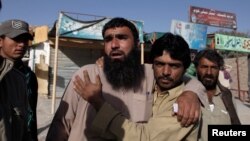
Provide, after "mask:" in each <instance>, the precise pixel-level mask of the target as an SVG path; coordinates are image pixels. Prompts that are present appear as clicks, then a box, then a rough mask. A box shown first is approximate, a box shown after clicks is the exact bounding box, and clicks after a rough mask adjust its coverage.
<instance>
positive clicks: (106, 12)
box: [0, 0, 250, 33]
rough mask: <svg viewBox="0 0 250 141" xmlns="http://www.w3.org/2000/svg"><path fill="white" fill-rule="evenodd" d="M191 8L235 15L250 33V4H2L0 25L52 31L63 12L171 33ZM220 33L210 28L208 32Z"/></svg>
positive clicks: (116, 0) (84, 0) (107, 0)
mask: <svg viewBox="0 0 250 141" xmlns="http://www.w3.org/2000/svg"><path fill="white" fill-rule="evenodd" d="M190 6H197V7H202V8H208V9H214V10H218V11H223V12H230V13H234V14H236V18H237V27H238V29H237V31H239V32H243V33H250V18H249V17H250V16H249V13H250V1H249V0H2V10H1V12H0V21H4V20H8V19H22V20H25V21H27V22H28V23H29V24H30V25H31V26H42V25H48V26H49V27H52V26H53V24H54V22H55V21H56V20H57V19H58V16H59V12H60V11H64V12H73V13H81V14H90V15H98V16H105V17H124V18H127V19H130V20H138V21H143V22H144V31H145V32H146V33H150V32H167V31H169V30H170V26H171V20H173V19H175V20H181V21H185V22H187V21H188V10H189V7H190ZM81 18H82V17H81ZM83 20H84V19H83ZM219 29H220V28H218V27H212V26H208V32H213V31H217V30H219ZM224 30H228V29H225V28H224Z"/></svg>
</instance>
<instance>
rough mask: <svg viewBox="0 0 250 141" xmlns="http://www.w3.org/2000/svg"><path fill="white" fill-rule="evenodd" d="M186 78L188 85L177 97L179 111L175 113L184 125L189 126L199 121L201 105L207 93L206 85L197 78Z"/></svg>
mask: <svg viewBox="0 0 250 141" xmlns="http://www.w3.org/2000/svg"><path fill="white" fill-rule="evenodd" d="M184 80H185V81H186V85H185V88H184V91H183V93H182V94H181V95H180V96H179V97H178V98H177V101H176V103H178V112H177V113H175V114H176V115H177V119H178V121H179V122H180V123H181V125H182V126H189V125H190V124H194V123H196V122H197V121H198V119H199V116H200V105H201V102H202V101H204V99H205V97H204V96H206V93H205V88H204V86H203V85H202V84H201V83H200V82H199V81H198V80H197V79H196V78H192V79H191V78H184ZM202 103H203V102H202Z"/></svg>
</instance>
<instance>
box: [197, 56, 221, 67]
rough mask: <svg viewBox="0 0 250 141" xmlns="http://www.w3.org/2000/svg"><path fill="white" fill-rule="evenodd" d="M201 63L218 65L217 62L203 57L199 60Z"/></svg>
mask: <svg viewBox="0 0 250 141" xmlns="http://www.w3.org/2000/svg"><path fill="white" fill-rule="evenodd" d="M200 64H201V65H210V66H218V63H217V62H214V61H211V60H209V59H207V58H205V57H203V58H201V60H200Z"/></svg>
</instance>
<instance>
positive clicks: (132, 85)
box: [104, 49, 145, 91]
mask: <svg viewBox="0 0 250 141" xmlns="http://www.w3.org/2000/svg"><path fill="white" fill-rule="evenodd" d="M104 73H105V75H106V78H107V80H108V82H109V83H110V84H111V85H112V87H113V89H115V90H118V89H125V90H129V89H134V91H137V90H138V89H139V88H140V87H141V85H142V83H141V82H142V80H143V79H144V78H145V74H144V67H143V66H142V65H141V64H140V54H139V52H138V51H137V50H135V49H133V50H132V51H131V52H130V53H129V54H128V55H127V56H126V57H125V58H124V60H123V61H122V60H111V58H110V57H109V56H108V55H106V54H105V55H104Z"/></svg>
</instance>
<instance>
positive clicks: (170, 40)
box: [150, 32, 191, 69]
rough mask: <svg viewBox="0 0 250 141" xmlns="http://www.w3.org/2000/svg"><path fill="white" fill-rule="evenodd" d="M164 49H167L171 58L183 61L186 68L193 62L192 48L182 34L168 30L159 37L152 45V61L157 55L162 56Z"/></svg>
mask: <svg viewBox="0 0 250 141" xmlns="http://www.w3.org/2000/svg"><path fill="white" fill-rule="evenodd" d="M163 51H167V52H168V53H169V54H170V57H171V58H173V59H176V60H179V61H181V62H182V63H183V65H184V68H185V69H187V68H188V67H189V65H190V63H191V57H190V49H189V46H188V43H187V42H186V41H185V39H183V38H182V37H181V36H179V35H174V34H172V33H170V32H167V33H165V34H164V35H163V36H162V37H160V38H159V39H157V40H156V41H155V42H154V43H153V45H152V47H151V51H150V61H151V63H153V61H154V59H155V57H158V56H162V54H163Z"/></svg>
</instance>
